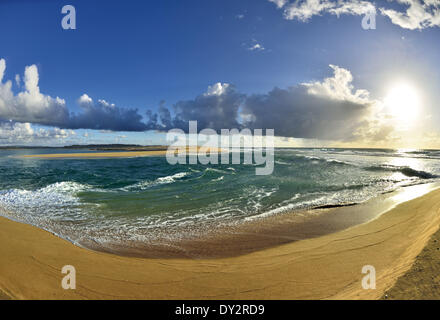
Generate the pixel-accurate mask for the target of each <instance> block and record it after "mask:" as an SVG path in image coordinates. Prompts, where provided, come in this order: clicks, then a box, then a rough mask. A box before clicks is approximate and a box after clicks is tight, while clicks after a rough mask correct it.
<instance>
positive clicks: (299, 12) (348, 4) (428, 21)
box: [269, 0, 440, 30]
mask: <svg viewBox="0 0 440 320" xmlns="http://www.w3.org/2000/svg"><path fill="white" fill-rule="evenodd" d="M269 1H270V2H273V3H275V5H276V6H277V8H279V9H282V10H283V16H284V18H285V19H287V20H299V21H302V22H307V21H309V20H310V19H311V18H312V17H313V16H317V15H318V16H320V15H323V14H332V15H336V16H338V17H339V16H340V15H365V14H366V13H370V12H377V11H379V12H380V13H381V14H382V15H384V16H386V17H388V18H389V19H390V20H391V22H392V23H393V24H395V25H398V26H400V27H401V28H405V29H410V30H415V29H419V30H421V29H425V28H430V27H439V26H440V1H438V0H390V2H395V3H397V4H398V5H399V6H401V7H403V9H402V10H403V11H397V10H395V9H389V8H388V9H387V8H384V7H376V5H375V4H374V3H372V2H369V1H363V0H298V1H294V2H292V1H289V0H269Z"/></svg>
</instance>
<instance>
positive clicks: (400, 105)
mask: <svg viewBox="0 0 440 320" xmlns="http://www.w3.org/2000/svg"><path fill="white" fill-rule="evenodd" d="M384 102H385V106H386V108H387V110H388V112H389V113H390V114H391V115H392V116H393V118H395V119H396V120H397V121H398V122H400V123H402V122H404V123H406V124H409V123H411V122H414V120H416V119H417V117H418V115H419V113H420V97H419V95H418V93H417V90H416V89H415V88H414V87H413V86H411V85H409V84H407V83H398V84H395V85H393V86H392V87H391V89H390V90H389V92H388V94H387V96H386V98H385V101H384Z"/></svg>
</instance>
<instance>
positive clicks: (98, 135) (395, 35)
mask: <svg viewBox="0 0 440 320" xmlns="http://www.w3.org/2000/svg"><path fill="white" fill-rule="evenodd" d="M326 1H327V0H326ZM353 1H354V0H351V1H348V3H351V2H353ZM411 1H412V0H411ZM414 1H416V0H414ZM273 2H276V1H272V2H271V1H269V0H241V1H236V0H188V1H178V0H175V1H172V0H165V1H134V0H133V1H105V2H103V1H90V0H88V1H82V0H76V1H68V2H65V1H55V0H53V1H51V0H42V1H25V0H17V1H10V0H6V1H2V2H1V3H0V29H1V30H2V31H3V32H2V37H1V40H0V59H4V61H5V65H6V69H5V72H4V76H3V83H5V82H6V81H7V80H11V82H13V86H12V89H11V90H12V91H13V92H14V94H16V95H18V93H19V92H21V91H23V90H24V89H23V87H24V85H23V81H22V80H23V79H24V76H23V72H24V69H25V67H26V66H31V65H35V66H36V67H37V69H38V76H39V84H38V85H39V90H40V91H41V93H42V94H44V95H47V96H50V97H52V98H55V97H60V98H62V99H64V101H65V108H67V110H68V111H69V112H75V113H81V112H82V109H81V108H80V107H79V103H78V99H79V98H80V97H81V96H82V95H84V94H86V95H87V96H88V97H90V98H92V99H93V101H94V102H96V101H98V99H104V100H105V101H107V102H108V103H110V104H114V105H116V106H117V107H118V108H122V109H121V110H123V109H125V108H135V109H138V113H139V114H140V115H141V116H142V117H145V112H146V111H147V110H148V109H150V110H152V112H158V110H159V105H160V103H161V101H165V104H164V106H165V107H166V108H167V109H169V110H170V112H171V114H172V116H174V112H175V110H174V107H173V105H175V104H177V103H179V101H186V102H195V101H196V100H197V99H196V98H197V97H198V96H201V95H203V94H204V93H206V91H207V88H208V87H209V86H212V85H214V84H216V83H221V84H230V85H231V86H234V87H235V89H234V92H236V93H240V94H242V95H244V96H246V97H250V96H252V95H255V94H259V95H267V94H268V93H269V92H271V90H273V88H275V87H278V88H281V89H286V90H287V88H289V87H292V86H298V85H301V84H303V83H309V84H311V83H319V84H324V83H325V79H327V78H331V77H332V76H333V70H332V69H331V68H330V67H329V65H330V64H331V65H335V66H338V67H340V68H343V69H344V70H346V71H348V72H349V73H350V74H351V75H352V77H353V80H352V81H351V82H350V84H349V85H350V86H352V89H353V92H355V91H356V90H357V89H363V90H367V91H368V92H369V99H370V101H369V102H371V101H373V100H380V101H383V100H385V99H386V96H387V94H389V90H390V89H389V88H390V87H392V85H393V83H397V82H399V81H401V79H404V80H403V81H405V82H409V83H411V86H413V87H414V88H416V87H417V88H416V89H414V90H416V91H417V95H418V99H419V100H421V101H423V108H422V109H423V116H424V118H423V117H422V118H421V120H420V121H419V123H418V125H414V126H412V127H413V130H415V129H414V128H418V127H419V126H420V125H421V124H423V127H424V128H425V129H426V130H427V133H426V134H427V135H429V136H430V137H431V138H430V139H431V140H432V139H433V138H432V137H434V138H435V137H436V136H435V135H436V131H435V123H438V120H440V113H439V112H438V110H437V109H438V108H437V106H438V104H437V101H439V98H440V94H439V90H438V87H439V84H440V71H439V69H438V61H440V42H439V41H438V39H439V38H440V37H439V36H440V30H439V27H438V25H430V26H423V27H420V28H417V29H415V30H411V29H409V28H408V26H407V25H403V24H402V23H401V22H399V21H397V22H396V21H392V20H391V19H390V16H387V15H384V14H380V13H379V11H378V13H379V14H378V15H377V17H376V19H377V20H376V30H364V29H362V27H361V21H362V18H363V16H362V15H357V14H351V13H348V14H341V15H340V16H339V17H338V16H336V15H334V14H332V13H331V12H330V11H325V10H324V11H320V12H318V13H317V14H315V15H312V16H311V17H309V18H308V19H307V21H302V20H301V19H299V18H296V19H289V18H287V17H286V12H287V11H286V10H287V9H289V7H288V6H289V3H284V6H283V7H281V8H277V6H276V4H275V3H273ZM330 2H331V1H330ZM416 2H417V1H416ZM282 3H283V2H280V4H282ZM356 3H357V2H356ZM66 4H71V5H74V7H75V8H76V20H77V21H76V23H77V29H76V30H63V29H62V28H61V19H62V17H63V15H62V14H61V8H62V6H63V5H66ZM374 4H375V6H376V8H377V10H380V8H386V9H392V10H394V12H396V13H399V12H401V13H405V10H407V9H408V6H405V5H400V4H398V3H396V2H391V3H389V2H384V1H383V2H382V1H377V2H374ZM305 5H307V1H305ZM310 5H311V4H309V6H310ZM414 6H415V5H414ZM435 8H436V7H435V6H432V7H427V9H426V10H427V11H428V12H431V13H432V12H434V10H435ZM295 12H296V11H295ZM433 17H434V18H435V17H436V16H435V14H433ZM434 21H435V19H434ZM399 23H400V24H399ZM425 24H426V23H425ZM256 45H258V46H256ZM253 47H254V48H255V49H254V50H251V48H253ZM17 74H18V75H20V80H21V82H20V84H21V86H18V85H16V84H15V80H14V79H15V76H16V75H17ZM335 77H336V76H335ZM228 92H229V91H228ZM225 94H228V93H225ZM289 94H290V96H291V97H292V99H293V100H292V104H293V105H296V104H297V103H299V102H297V100H295V99H300V98H297V94H293V93H292V92H290V93H289ZM298 94H299V93H298ZM339 98H341V97H339ZM0 99H1V98H0ZM244 99H245V100H246V102H243V99H242V100H240V103H241V104H249V103H248V102H247V101H248V100H249V99H248V98H244ZM332 99H333V100H334V97H333V98H332ZM341 99H342V98H341ZM341 99H340V100H341ZM343 99H345V100H347V99H348V100H350V99H351V98H347V97H345V98H343ZM353 99H354V98H353ZM202 100H203V99H202ZM299 101H302V100H299ZM350 102H353V103H359V101H354V100H353V101H351V100H350ZM200 103H204V102H203V101H200ZM206 103H208V102H206ZM237 103H238V102H237ZM240 103H239V104H240ZM303 103H305V102H303ZM362 103H365V104H368V103H367V102H366V101H363V102H362ZM214 104H215V103H214ZM192 105H193V104H191V103H186V104H184V107H182V108H183V109H185V108H186V109H185V110H183V111H182V110H181V113H182V115H183V114H185V115H186V114H187V113H186V111H187V110H188V108H191V107H192ZM58 107H59V106H58ZM208 107H209V105H208ZM222 108H228V106H222ZM242 108H243V107H242V106H240V107H239V110H242ZM284 109H285V108H284V107H283V110H284ZM197 110H199V109H197ZM222 110H223V109H222ZM247 110H248V112H247V115H249V114H253V112H254V111H253V109H252V107H251V106H248V108H247ZM249 110H250V111H249ZM301 110H302V109H301ZM237 112H240V111H237ZM256 112H257V111H255V112H254V113H256ZM298 112H299V111H298ZM317 112H319V111H317ZM336 112H338V111H336ZM381 112H382V113H386V110H385V111H383V110H382V111H381ZM391 113H392V112H391ZM10 114H11V113H10V112H9V113H6V112H4V114H3V116H2V113H1V109H0V118H2V119H3V121H9V120H12V121H13V122H14V123H19V124H20V125H22V124H24V123H30V124H31V128H33V129H35V130H39V129H43V130H48V131H50V130H54V129H56V128H58V127H60V128H61V129H64V130H73V131H74V132H76V135H74V136H70V137H69V138H67V140H66V138H65V137H64V136H63V137H62V138H61V139H59V140H57V139H55V138H53V139H52V138H51V139H52V140H50V139H49V140H50V141H49V140H48V141H43V140H38V139H32V137H30V138H29V139H28V140H26V139H24V140H26V141H20V139H18V138H17V139H16V140H14V138H12V139H11V138H9V137H4V139H3V141H5V143H6V144H28V143H29V144H41V143H43V144H59V143H61V144H66V143H70V142H73V143H74V142H79V143H94V142H97V141H98V140H99V142H108V143H113V142H115V140H116V139H119V141H118V142H121V143H142V141H143V140H144V139H147V140H148V143H150V142H151V143H160V142H162V140H161V139H163V137H164V134H156V133H151V132H150V133H146V132H144V131H143V130H140V132H125V131H124V130H114V131H115V132H113V133H109V132H108V130H105V128H104V127H105V125H100V126H97V128H100V130H91V129H90V128H84V129H82V128H77V127H78V126H79V127H81V126H84V125H83V123H84V121H79V120H77V121H76V122H75V125H72V124H71V122H69V123H70V124H69V125H64V122H62V124H59V123H58V122H54V123H52V122H50V121H46V122H45V121H34V120H35V119H34V118H33V117H30V118H29V119H26V117H21V116H20V117H17V118H14V117H12V116H11V115H10ZM190 114H192V115H194V113H190ZM214 114H215V113H214ZM377 114H378V113H377ZM293 115H295V116H296V117H297V116H298V113H297V112H295V113H294V114H292V116H293ZM260 116H262V115H261V114H260ZM362 116H363V117H364V116H365V114H364V113H363V114H362ZM8 117H9V118H8ZM240 118H241V116H240ZM318 118H319V115H318ZM180 119H183V118H180ZM356 119H358V118H356ZM27 120H29V121H27ZM184 120H191V119H186V118H184ZM193 120H197V119H193ZM324 120H325V119H322V121H324ZM370 120H371V119H370ZM141 121H144V122H147V121H148V119H146V118H145V119H142V120H141ZM347 121H350V122H351V121H353V119H347ZM41 122H43V123H41ZM257 122H258V121H257ZM60 123H61V122H60ZM78 123H81V124H78ZM207 123H210V122H207ZM258 123H259V124H261V125H262V126H265V124H264V122H261V121H260V122H258ZM42 124H46V125H44V126H42ZM270 124H271V125H272V126H273V127H275V128H274V129H275V131H277V126H276V125H277V123H276V122H270ZM255 125H256V124H255ZM267 125H269V124H267ZM335 125H336V124H335ZM338 125H340V124H338ZM63 126H65V128H63ZM251 127H252V126H251ZM8 128H9V129H7V128H6V129H4V130H3V131H0V132H3V134H4V135H7V134H8V132H9V131H11V130H14V127H13V126H12V125H9V127H8ZM111 128H113V127H111ZM111 128H110V129H111ZM116 128H119V126H117V127H116ZM280 128H281V127H280ZM215 129H217V128H215ZM357 129H359V128H357ZM8 130H9V131H8ZM103 130H105V131H103ZM329 130H334V126H330V127H329ZM368 130H370V129H368ZM388 131H389V130H388ZM388 131H387V132H388ZM403 131H405V130H403ZM403 131H402V132H403ZM428 131H429V132H428ZM85 132H88V133H89V135H88V136H87V137H85V136H84V133H85ZM103 132H104V133H103ZM280 132H281V133H283V135H287V134H290V131H289V130H284V129H283V128H281V129H280ZM402 132H400V133H397V136H399V135H400V138H401V140H402V139H403V137H404V136H405V134H407V133H405V132H408V130H406V131H405V132H403V133H402ZM11 136H12V135H11ZM55 136H56V135H55ZM348 136H350V137H351V138H350V139H346V140H347V141H345V139H344V138H342V137H341V136H340V135H338V136H335V137H334V138H332V140H331V143H337V142H340V143H352V144H354V145H356V144H359V143H360V142H361V141H366V140H368V139H367V138H368V137H365V134H364V136H362V139H361V138H359V137H357V138H356V137H354V138H353V137H352V135H351V133H347V137H348ZM395 136H396V133H394V136H392V137H391V138H390V137H389V134H385V133H384V136H383V141H375V142H377V143H378V144H381V143H385V144H386V143H389V144H394V143H397V142H396V141H397V140H396V137H395ZM292 137H293V138H307V139H318V140H319V141H321V140H323V139H322V138H323V137H325V135H322V134H321V135H319V134H316V136H314V134H313V133H310V132H308V133H304V134H302V133H301V132H300V133H298V132H297V131H295V135H292ZM6 138H8V139H6ZM390 139H392V140H390ZM420 139H421V138H420ZM435 139H436V138H435ZM324 140H325V139H324ZM377 140H380V139H377ZM431 140H430V142H429V143H436V141H431ZM390 141H392V142H390ZM1 143H2V141H1V140H0V144H1ZM323 143H324V142H323ZM399 143H400V142H399ZM399 143H398V144H399ZM414 143H415V142H414ZM414 143H413V144H414ZM426 143H428V142H426ZM324 144H325V143H324ZM399 145H400V144H399ZM423 145H425V144H423Z"/></svg>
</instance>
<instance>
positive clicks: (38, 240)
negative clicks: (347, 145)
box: [0, 190, 440, 299]
mask: <svg viewBox="0 0 440 320" xmlns="http://www.w3.org/2000/svg"><path fill="white" fill-rule="evenodd" d="M439 210H440V190H435V191H432V192H430V193H428V194H426V195H423V196H422V197H419V198H416V199H413V200H410V201H407V202H403V203H401V204H399V205H397V206H396V207H394V208H393V209H391V210H389V211H387V212H386V213H384V214H382V215H380V216H379V217H377V218H375V219H373V220H371V221H369V222H367V223H364V224H361V225H357V226H354V227H351V228H349V229H346V230H343V231H338V232H336V233H331V234H328V235H324V236H319V237H316V238H311V239H305V240H299V241H295V242H291V243H288V244H283V245H280V246H276V247H272V248H268V249H263V250H259V251H256V252H253V253H249V254H245V255H240V256H237V257H230V258H217V259H198V260H193V259H146V258H132V257H121V256H117V255H113V254H107V253H101V252H96V251H91V250H87V249H83V248H80V247H77V246H75V245H73V244H71V243H70V242H67V241H65V240H62V239H60V238H58V237H56V236H54V235H52V234H51V233H49V232H46V231H43V230H41V229H38V228H36V227H33V226H30V225H25V224H21V223H17V222H13V221H11V220H8V219H6V218H3V217H1V218H0V230H1V232H0V255H1V256H2V258H4V259H2V260H1V261H0V292H3V293H2V294H0V297H2V296H7V297H9V298H14V299H378V298H380V297H381V296H382V295H383V293H384V292H385V291H387V290H389V289H390V288H391V287H392V286H393V285H394V283H395V282H396V280H397V279H398V278H399V277H400V276H402V275H403V274H405V272H406V271H407V270H409V269H410V268H411V265H412V263H413V261H414V260H415V259H416V257H417V256H418V255H419V253H420V252H421V251H422V250H423V248H424V247H425V245H426V243H427V242H428V240H429V239H430V238H431V236H432V235H433V234H434V233H435V232H436V231H437V230H438V229H439V225H440V216H439V214H438V212H439ZM64 265H73V266H75V268H76V269H77V279H78V280H77V281H78V285H77V289H76V290H63V289H62V288H61V285H60V281H61V279H62V276H63V275H62V274H61V268H62V266H64ZM364 265H373V266H375V268H376V273H377V288H376V290H364V289H362V287H361V280H362V277H363V276H364V275H363V274H362V273H361V270H362V267H363V266H364ZM3 298H4V297H3Z"/></svg>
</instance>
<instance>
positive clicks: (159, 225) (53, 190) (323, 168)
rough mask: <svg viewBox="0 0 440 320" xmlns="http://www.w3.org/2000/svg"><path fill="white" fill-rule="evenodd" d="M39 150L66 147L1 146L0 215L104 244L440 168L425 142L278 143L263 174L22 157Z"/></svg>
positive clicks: (257, 214) (261, 213) (378, 186)
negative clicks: (391, 145) (417, 146)
mask: <svg viewBox="0 0 440 320" xmlns="http://www.w3.org/2000/svg"><path fill="white" fill-rule="evenodd" d="M68 152H81V153H84V150H69V151H68ZM46 153H66V150H64V149H60V150H55V149H29V150H0V215H3V216H5V217H8V218H10V219H13V220H16V221H20V222H24V223H28V224H32V225H35V226H37V227H39V228H42V229H45V230H47V231H50V232H52V233H54V234H56V235H58V236H60V237H62V238H64V239H67V240H69V241H71V242H73V243H76V244H78V245H85V244H87V243H97V244H99V245H100V246H101V247H104V248H105V247H106V246H111V245H113V244H115V243H116V244H118V243H125V242H133V241H136V242H145V243H151V242H154V241H156V240H159V239H165V238H166V239H172V240H176V239H184V238H185V237H188V236H191V234H192V235H193V234H194V233H197V234H198V235H203V234H208V233H209V232H210V230H211V228H212V227H213V226H215V227H218V226H225V227H227V226H233V225H237V224H246V223H248V222H250V221H256V220H259V219H263V218H267V217H271V216H276V215H282V214H284V213H287V212H301V213H302V214H304V212H307V211H306V210H308V209H313V208H318V207H323V206H324V207H325V206H338V205H347V204H355V203H363V202H365V201H368V200H369V199H372V198H374V197H376V196H378V195H380V194H383V193H387V192H391V191H393V190H396V189H398V188H402V187H405V186H410V185H416V184H424V183H431V182H436V181H438V179H439V177H440V161H439V160H440V151H432V150H431V151H429V150H387V149H276V151H275V168H274V172H273V174H272V175H268V176H257V175H255V166H254V165H252V164H250V165H243V164H240V165H221V164H219V165H200V164H197V165H175V166H171V165H169V164H168V163H167V161H166V158H165V157H163V156H162V157H161V156H157V157H133V158H103V159H86V158H84V159H41V158H40V159H38V158H23V157H20V156H21V155H25V154H46Z"/></svg>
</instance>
